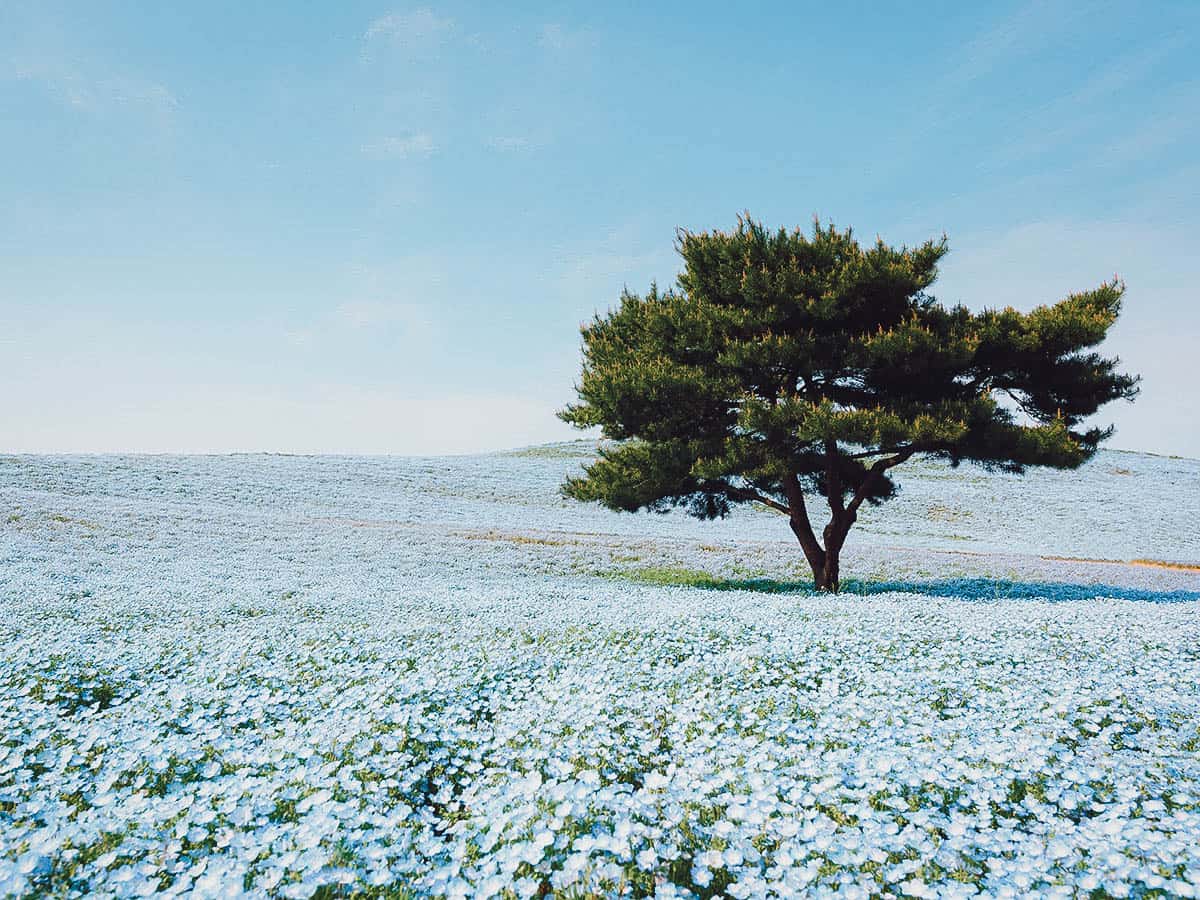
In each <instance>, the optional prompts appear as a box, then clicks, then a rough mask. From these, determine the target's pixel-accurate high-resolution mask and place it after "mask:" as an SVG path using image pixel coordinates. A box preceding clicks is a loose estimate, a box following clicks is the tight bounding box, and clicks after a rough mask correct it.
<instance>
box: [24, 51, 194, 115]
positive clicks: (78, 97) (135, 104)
mask: <svg viewBox="0 0 1200 900" xmlns="http://www.w3.org/2000/svg"><path fill="white" fill-rule="evenodd" d="M9 71H10V74H11V77H12V78H13V79H15V80H17V81H24V82H30V83H33V84H38V85H40V86H41V87H42V88H43V89H44V90H45V91H46V92H47V93H48V94H49V95H50V96H51V97H54V98H55V99H56V100H58V101H59V102H60V103H62V104H63V105H64V106H66V107H68V108H71V109H75V110H77V111H79V112H82V113H88V114H91V115H105V114H108V113H112V112H116V111H118V110H120V109H122V108H124V109H135V110H142V111H145V112H149V113H151V114H153V115H155V116H156V117H158V118H161V119H165V118H168V117H169V116H171V114H173V113H174V112H175V110H176V109H178V107H179V100H178V99H177V98H176V97H175V95H174V94H173V93H172V92H171V90H170V89H169V88H168V87H167V86H166V85H165V84H162V83H161V82H158V81H154V80H151V79H146V78H141V77H138V76H134V75H129V74H125V73H112V72H106V71H97V70H96V68H95V67H93V68H92V69H89V68H87V67H85V66H80V65H78V64H75V63H71V62H69V61H67V60H66V59H62V58H58V57H55V56H53V55H45V56H40V57H29V56H26V57H19V58H16V59H12V60H10V64H9Z"/></svg>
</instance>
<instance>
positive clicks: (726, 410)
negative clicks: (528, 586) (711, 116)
mask: <svg viewBox="0 0 1200 900" xmlns="http://www.w3.org/2000/svg"><path fill="white" fill-rule="evenodd" d="M676 248H677V250H678V251H679V253H680V255H681V256H682V257H683V263H684V269H683V273H682V274H681V275H680V276H679V280H678V287H677V289H675V290H667V291H660V290H659V289H658V287H657V286H655V285H652V286H651V287H650V291H649V293H647V294H646V295H645V296H638V295H636V294H632V293H630V292H629V291H628V290H626V291H624V292H623V293H622V295H621V300H620V305H619V306H618V307H617V308H616V309H614V310H612V311H610V312H609V313H608V314H607V315H605V316H599V315H597V316H596V317H595V319H594V320H593V321H592V322H591V323H590V324H586V325H584V326H583V328H582V334H583V374H582V377H581V379H580V381H579V383H578V385H577V386H576V390H577V392H578V395H579V402H578V403H577V404H574V405H570V406H568V407H566V408H565V409H564V410H562V411H561V412H560V413H559V416H560V418H562V419H563V420H565V421H567V422H569V423H571V424H573V425H576V426H578V427H580V428H590V427H593V426H600V428H601V429H602V433H603V435H604V436H605V437H607V438H610V439H613V440H614V441H615V442H617V443H615V444H614V445H613V446H610V447H602V448H601V450H600V452H599V457H598V459H597V460H596V461H595V462H593V463H592V464H591V465H589V466H587V467H586V468H585V471H584V474H583V475H581V476H579V477H574V478H570V479H568V480H567V482H566V484H565V485H564V486H563V492H564V494H566V495H567V496H569V497H573V498H575V499H577V500H584V501H600V502H601V503H603V504H604V505H606V506H608V507H610V508H612V509H617V510H629V511H633V510H639V509H652V510H658V511H663V510H666V509H667V508H670V507H675V506H680V507H683V508H685V509H686V510H687V511H688V512H690V513H691V514H692V515H695V516H697V517H699V518H706V519H708V518H716V517H723V516H725V515H726V514H727V513H728V512H729V511H730V509H731V508H732V507H733V506H734V505H735V504H741V503H752V504H761V505H762V506H765V507H768V508H770V509H773V510H776V511H777V512H780V513H782V514H783V515H785V516H787V518H788V522H789V524H790V525H791V528H792V531H793V532H794V533H795V535H796V538H797V539H798V540H799V542H800V546H801V548H802V549H803V551H804V555H805V557H806V558H807V560H808V563H809V565H810V566H811V567H812V572H813V578H814V581H815V584H816V587H817V588H818V589H819V590H825V591H836V590H837V589H838V578H839V570H838V561H839V556H840V554H841V550H842V547H843V544H844V543H845V540H846V535H847V533H848V532H849V531H850V528H851V526H852V525H853V524H854V522H855V521H856V519H857V518H858V512H859V509H860V508H861V507H862V505H863V504H864V503H869V504H879V503H882V502H883V501H885V500H887V499H888V498H890V497H892V496H893V494H894V493H895V490H896V485H895V483H894V482H893V480H892V470H893V469H895V468H896V467H897V466H899V465H901V464H902V463H904V462H907V461H908V460H910V459H912V458H913V457H914V456H917V455H918V454H923V455H926V456H932V457H940V458H942V459H945V460H948V461H949V462H950V463H951V464H953V465H955V466H957V465H958V464H959V463H960V462H962V461H963V460H968V461H971V462H974V463H979V464H982V465H983V466H985V467H989V468H998V469H1002V470H1005V471H1009V472H1022V471H1024V470H1025V468H1026V467H1027V466H1051V467H1054V468H1059V469H1074V468H1076V467H1078V466H1079V465H1081V464H1082V463H1083V462H1085V461H1086V460H1088V459H1089V458H1090V457H1091V456H1092V455H1093V454H1094V453H1095V452H1096V450H1097V448H1098V447H1099V445H1100V443H1101V442H1102V441H1103V440H1105V439H1106V438H1108V437H1109V436H1110V435H1111V434H1112V428H1091V429H1088V430H1080V424H1081V422H1083V420H1084V419H1086V418H1087V417H1088V416H1090V415H1091V414H1092V413H1094V412H1096V410H1097V409H1099V408H1100V406H1102V405H1103V404H1105V403H1107V402H1109V401H1110V400H1115V399H1117V398H1126V399H1132V398H1133V397H1134V396H1135V395H1136V393H1137V383H1138V378H1137V377H1136V376H1131V375H1127V374H1123V373H1121V372H1118V371H1117V366H1118V364H1119V360H1117V359H1115V358H1105V357H1103V356H1101V355H1099V354H1098V353H1095V352H1088V348H1091V347H1095V346H1096V345H1097V344H1099V343H1100V342H1101V341H1102V340H1103V339H1104V337H1105V335H1106V334H1107V333H1108V330H1109V328H1110V327H1111V326H1112V324H1113V323H1114V322H1115V321H1116V318H1117V315H1118V313H1119V311H1120V308H1121V295H1122V293H1123V292H1124V285H1123V284H1122V283H1121V282H1120V281H1119V280H1117V279H1116V278H1114V279H1113V280H1112V281H1110V282H1106V283H1104V284H1102V285H1100V286H1099V287H1097V288H1096V289H1095V290H1091V291H1085V292H1083V293H1078V294H1072V295H1070V296H1069V297H1067V298H1066V299H1065V300H1062V301H1061V302H1059V303H1055V304H1053V305H1050V306H1039V307H1037V308H1036V309H1034V310H1033V311H1031V312H1028V313H1021V312H1018V311H1017V310H1015V309H1012V308H1006V309H1001V310H993V309H985V310H983V311H982V312H979V313H973V312H971V311H970V310H968V309H967V308H966V307H965V306H961V305H959V306H953V307H946V306H943V305H941V304H940V303H939V302H938V301H937V300H936V299H935V298H934V297H932V296H930V295H928V294H927V293H926V290H927V289H928V288H929V287H930V285H931V284H933V281H934V279H935V278H936V276H937V265H938V262H939V260H941V259H942V257H943V256H944V255H945V254H946V252H947V244H946V239H945V237H943V238H942V239H941V240H937V241H928V242H926V243H924V244H922V245H920V246H919V247H915V248H912V249H909V248H907V247H900V248H899V249H896V248H894V247H890V246H888V245H886V244H884V243H883V242H882V241H881V240H877V241H876V243H875V244H874V245H872V246H870V247H867V248H864V247H862V246H860V245H859V243H858V242H857V240H855V238H854V237H853V235H852V233H851V231H850V230H849V229H847V230H845V231H838V230H837V229H836V228H835V227H833V225H829V226H828V227H824V226H822V225H821V223H820V222H819V221H817V222H816V223H814V226H813V230H812V234H811V236H807V235H805V234H804V233H803V232H802V231H800V230H794V231H786V230H783V229H780V230H779V231H777V232H771V231H768V230H767V229H766V228H764V227H763V226H762V225H761V224H759V223H757V222H755V221H753V220H751V219H750V218H749V217H748V216H742V217H739V219H738V225H737V228H736V229H734V230H733V231H730V232H721V231H712V232H703V233H693V232H688V231H684V230H680V231H679V232H678V234H677V240H676ZM818 496H819V497H823V498H824V499H825V501H826V503H827V504H828V506H829V520H828V524H826V525H825V527H824V529H823V530H822V532H821V538H820V539H818V535H817V533H816V531H815V530H814V528H813V525H812V523H811V520H810V518H809V517H810V506H811V501H812V500H813V499H814V498H816V497H818Z"/></svg>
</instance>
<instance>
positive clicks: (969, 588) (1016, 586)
mask: <svg viewBox="0 0 1200 900" xmlns="http://www.w3.org/2000/svg"><path fill="white" fill-rule="evenodd" d="M621 574H622V576H624V577H628V578H631V579H632V580H634V581H640V582H644V583H648V584H658V585H664V586H676V587H695V588H701V589H702V590H710V591H757V592H759V593H764V594H816V590H815V589H814V588H813V583H812V582H811V581H808V580H804V581H800V580H796V581H791V580H785V579H776V578H765V577H763V578H757V577H746V578H722V577H720V576H717V575H712V574H709V573H708V572H701V571H696V570H692V569H676V568H653V569H642V570H638V571H636V572H626V573H621ZM842 593H844V594H860V595H871V594H890V593H904V594H924V595H926V596H929V597H956V598H959V599H963V600H1054V601H1058V600H1063V601H1067V600H1094V599H1096V598H1098V597H1106V598H1112V599H1116V600H1139V601H1143V602H1149V603H1182V602H1187V601H1195V600H1200V591H1185V590H1170V591H1160V590H1151V589H1149V588H1139V587H1121V586H1118V585H1112V584H1079V583H1072V582H1058V581H1016V580H1012V579H1007V578H983V577H969V578H968V577H963V578H939V579H932V580H927V581H917V580H909V579H884V580H879V581H868V580H864V579H859V578H844V579H842Z"/></svg>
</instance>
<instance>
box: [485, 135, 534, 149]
mask: <svg viewBox="0 0 1200 900" xmlns="http://www.w3.org/2000/svg"><path fill="white" fill-rule="evenodd" d="M487 145H488V146H489V147H491V148H492V149H493V150H499V151H500V152H501V153H520V152H522V151H525V150H530V149H532V148H533V147H534V146H535V143H534V141H532V140H531V139H530V138H527V137H522V136H521V135H515V134H503V135H493V136H492V137H489V138H488V139H487Z"/></svg>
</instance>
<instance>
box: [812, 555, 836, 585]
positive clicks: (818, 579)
mask: <svg viewBox="0 0 1200 900" xmlns="http://www.w3.org/2000/svg"><path fill="white" fill-rule="evenodd" d="M840 552H841V548H840V547H832V548H831V547H826V548H825V559H824V561H823V563H822V565H821V567H820V568H817V567H815V566H814V567H813V583H814V584H815V585H816V586H817V590H818V591H823V592H826V593H830V594H836V593H837V592H838V556H839V554H840Z"/></svg>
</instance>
